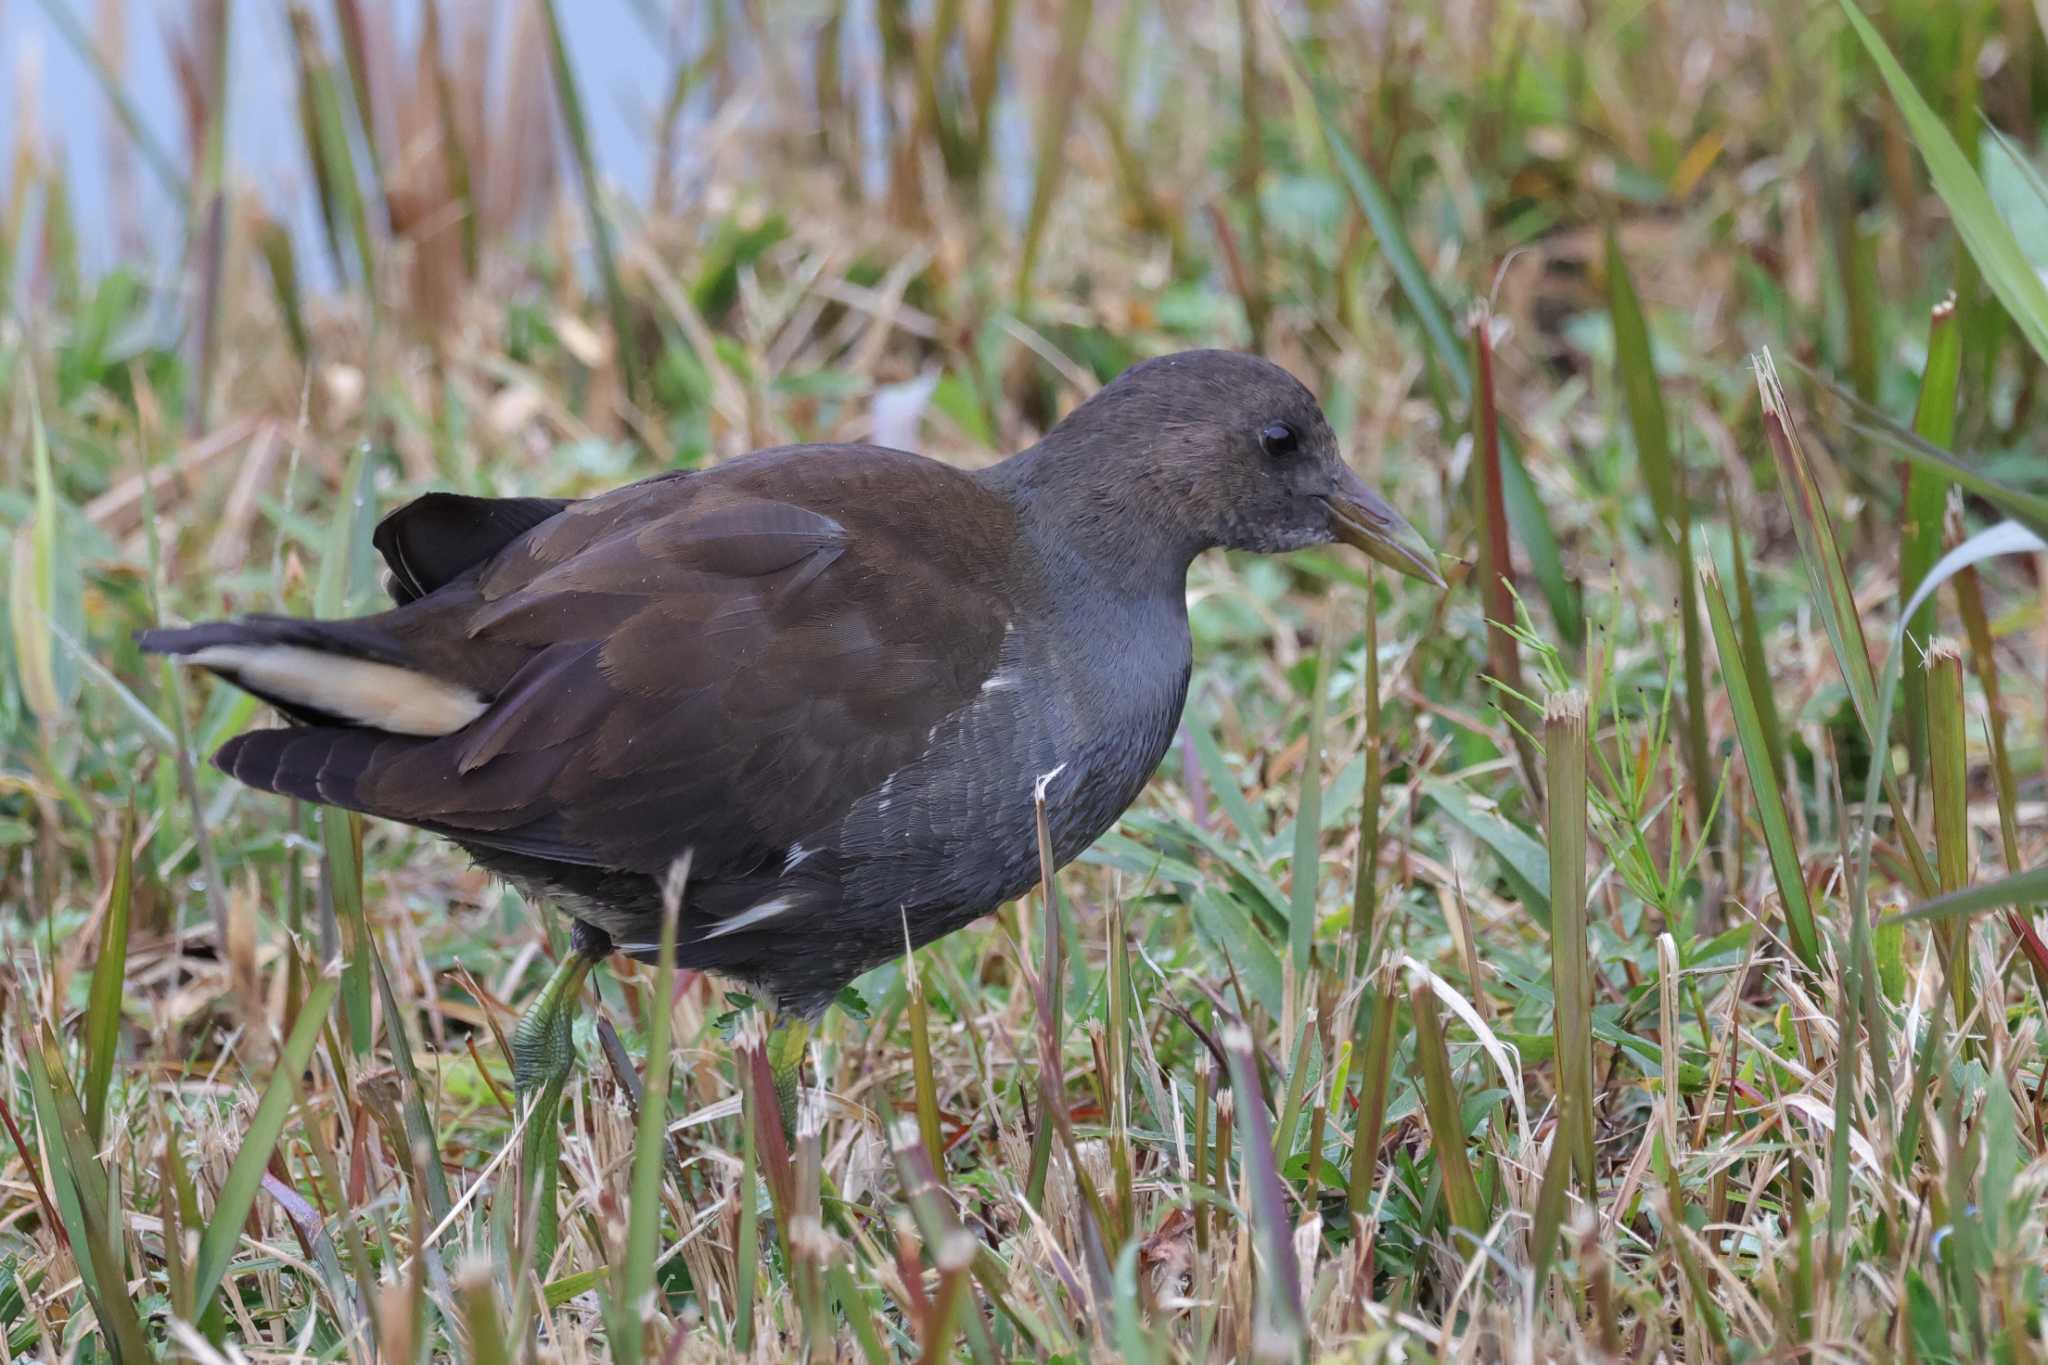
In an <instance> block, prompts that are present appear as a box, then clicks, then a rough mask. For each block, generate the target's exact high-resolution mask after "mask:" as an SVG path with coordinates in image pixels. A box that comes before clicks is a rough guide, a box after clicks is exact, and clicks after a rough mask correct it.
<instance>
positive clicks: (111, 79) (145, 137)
mask: <svg viewBox="0 0 2048 1365" xmlns="http://www.w3.org/2000/svg"><path fill="white" fill-rule="evenodd" d="M42 6H43V13H45V14H47V15H48V16H49V17H50V22H51V23H52V24H54V25H55V26H56V29H57V32H58V33H60V34H62V35H63V37H64V41H65V42H66V43H67V44H69V45H70V47H71V50H72V51H73V52H74V53H75V54H76V55H77V57H78V60H79V61H80V62H82V63H84V64H85V68H86V69H87V70H88V71H90V72H92V75H93V81H94V83H95V84H97V85H98V86H99V88H100V93H101V94H102V95H105V96H106V98H107V103H108V104H110V105H112V106H113V109H114V117H115V118H117V119H118V120H120V123H121V131H122V132H124V133H126V134H127V135H128V138H129V140H130V141H132V142H133V143H134V144H135V147H136V150H138V151H140V152H141V153H142V159H143V160H144V161H145V162H147V163H148V165H149V171H150V174H151V175H154V176H155V177H156V179H157V184H158V185H159V186H160V187H161V188H162V189H163V192H164V197H165V198H166V199H169V200H170V201H171V202H172V203H174V204H183V203H184V202H185V200H186V194H187V191H186V185H185V177H184V176H183V175H182V174H181V173H180V172H179V170H178V163H177V161H176V160H175V159H173V157H172V156H171V153H170V150H169V149H168V148H166V147H165V146H164V144H163V143H161V142H159V141H158V140H157V136H156V130H155V127H154V126H153V124H154V120H151V119H149V118H146V117H145V116H144V115H143V112H142V107H141V106H140V105H138V104H136V102H135V100H134V99H133V97H131V96H130V95H129V93H128V85H127V82H126V81H124V80H123V79H122V76H121V73H120V72H118V71H116V70H114V69H113V68H112V67H110V66H108V65H107V63H106V59H105V58H104V57H103V56H102V54H101V52H100V48H99V45H98V44H97V43H95V42H93V40H92V35H90V34H88V33H87V32H86V31H85V26H84V25H83V24H81V23H80V22H79V21H78V16H79V14H80V13H81V12H83V11H84V8H85V7H84V6H82V5H79V4H78V3H77V0H42Z"/></svg>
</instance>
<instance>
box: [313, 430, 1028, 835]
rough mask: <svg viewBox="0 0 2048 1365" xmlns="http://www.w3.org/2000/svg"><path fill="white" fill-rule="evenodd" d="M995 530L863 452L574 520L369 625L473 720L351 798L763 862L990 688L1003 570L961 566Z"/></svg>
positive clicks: (954, 495) (455, 822)
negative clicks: (397, 642)
mask: <svg viewBox="0 0 2048 1365" xmlns="http://www.w3.org/2000/svg"><path fill="white" fill-rule="evenodd" d="M878 494H888V495H889V496H878ZM949 508H950V509H951V510H948V509H949ZM963 519H964V520H965V521H966V523H967V525H965V526H964V527H963V526H962V525H961V524H960V523H961V521H962V520H963ZM1004 519H1005V518H1004V516H1003V512H1002V509H1001V508H1000V507H999V506H997V505H996V504H994V502H993V500H992V499H989V498H988V495H987V494H986V493H984V492H983V490H982V489H981V488H980V486H979V485H978V484H975V483H973V481H972V480H970V479H968V478H967V477H966V476H965V475H962V474H960V473H958V472H956V471H952V470H948V469H946V468H945V467H944V466H939V465H936V464H932V463H931V462H928V461H924V460H919V459H916V458H915V457H911V456H903V455H898V454H895V453H894V452H882V451H874V450H866V449H856V450H852V451H846V452H834V454H833V455H831V456H826V457H823V459H822V460H821V458H820V457H818V456H816V455H813V456H810V457H809V458H807V459H804V460H801V461H797V460H788V461H776V460H772V459H771V460H763V461H759V462H757V463H756V464H754V465H751V466H749V467H748V468H745V469H738V470H735V471H733V472H731V473H728V472H727V471H726V470H720V471H718V472H717V474H716V475H710V476H696V477H692V478H688V479H682V480H664V481H659V482H654V483H650V484H642V485H636V486H634V487H633V488H628V489H622V490H620V491H619V492H618V493H615V494H611V495H607V496H606V497H602V498H597V499H592V500H590V501H588V502H584V503H578V504H575V505H573V506H572V507H570V508H568V509H567V510H565V511H563V512H561V513H559V514H558V515H556V516H554V517H552V518H550V519H549V520H547V521H546V522H544V523H542V524H541V525H539V526H538V527H536V528H535V529H534V530H533V531H531V532H530V533H528V534H526V535H525V536H523V537H522V538H521V539H519V540H517V541H515V542H514V543H513V544H512V545H511V546H509V547H507V549H506V550H505V551H504V552H503V553H501V554H500V555H499V556H498V557H497V558H495V559H494V560H493V561H492V562H490V563H489V564H487V565H486V566H484V568H483V569H482V571H481V572H480V573H479V574H478V575H477V576H476V577H475V578H474V579H473V580H469V581H465V582H463V583H458V584H456V585H454V586H452V587H450V588H449V589H447V590H446V591H444V592H442V593H437V594H434V595H433V596H431V597H429V598H426V599H423V600H422V601H421V602H419V603H418V604H416V605H415V606H412V607H409V608H405V609H402V610H401V611H399V612H393V613H390V614H388V616H387V617H386V618H385V620H386V621H387V622H388V623H389V629H390V631H391V633H392V634H393V635H394V636H396V637H397V638H399V639H401V640H402V641H404V643H405V645H406V647H407V648H408V650H409V651H410V653H411V654H412V655H413V657H415V658H417V659H419V660H420V661H421V662H422V663H424V664H428V665H430V666H432V667H433V668H434V669H435V671H436V672H438V673H440V674H441V675H442V676H446V677H451V678H463V679H466V680H468V681H471V682H472V684H473V685H474V686H476V687H477V688H478V690H479V691H481V692H483V693H485V694H486V695H489V696H490V697H491V698H492V702H491V704H490V706H489V708H488V709H487V710H486V711H485V712H484V713H483V715H481V716H480V717H479V718H478V719H477V720H476V721H474V722H473V723H472V724H470V725H469V726H467V727H466V728H464V729H463V730H460V731H458V732H456V733H455V734H453V735H449V736H447V737H445V738H439V739H433V740H427V741H415V742H408V743H405V744H402V745H380V746H378V752H377V753H376V754H375V756H374V757H369V756H366V759H367V761H365V762H364V764H363V768H362V771H361V773H360V776H359V777H358V778H357V780H356V781H355V783H354V784H353V785H354V790H353V792H352V795H353V796H354V797H355V799H354V800H353V801H351V802H349V804H351V805H354V806H356V807H357V808H358V809H362V810H366V811H370V812H372V813H375V814H379V815H384V816H388V817H391V818H395V819H399V820H403V821H407V822H409V823H413V824H417V825H422V826H425V827H428V828H432V829H436V830H439V831H442V832H446V833H449V834H452V835H454V836H456V837H458V838H461V839H464V840H466V841H468V842H472V843H476V844H479V845H483V846H487V847H492V848H499V849H502V850H505V851H507V852H513V853H520V854H525V855H527V856H531V857H539V858H546V859H551V860H556V861H562V862H572V863H579V864H585V865H590V866H597V867H610V868H625V869H632V870H636V871H642V872H647V873H651V874H655V875H659V874H661V873H663V872H665V871H666V870H667V868H668V867H669V866H670V864H671V863H672V862H673V861H674V860H675V859H676V858H677V857H678V856H680V855H681V854H682V852H683V851H684V850H685V849H690V850H693V855H694V860H695V861H694V867H695V870H696V873H697V874H698V875H700V876H706V875H710V876H716V875H725V874H730V875H739V874H743V873H745V872H747V871H751V870H753V869H755V868H758V867H759V866H761V865H762V864H763V863H764V862H766V861H767V860H768V859H770V858H780V857H782V856H784V855H785V853H786V851H787V850H788V849H789V847H790V846H791V845H792V844H794V843H796V842H797V841H799V840H801V839H803V838H804V837H805V836H806V835H810V834H813V833H814V832H815V831H819V830H822V829H827V828H830V827H831V826H832V825H834V824H835V823H836V822H837V821H838V820H839V819H840V818H841V817H842V816H843V814H844V812H845V811H846V809H847V808H848V807H849V806H850V805H851V804H852V803H853V802H854V801H855V800H857V799H858V798H859V797H860V796H862V795H863V794H865V793H867V792H869V791H872V790H874V789H875V788H876V787H878V786H879V785H880V784H881V783H882V782H883V781H884V780H885V779H886V778H887V777H888V776H889V775H890V774H891V773H893V772H895V771H896V770H897V769H898V768H900V767H902V766H903V765H904V764H906V763H908V762H911V761H912V760H914V759H915V758H916V757H918V755H919V754H920V753H922V752H923V748H924V746H925V744H926V742H927V741H928V738H929V736H930V734H931V732H932V730H933V727H935V726H936V725H938V724H939V722H940V721H942V720H943V719H944V718H946V717H947V716H949V715H951V714H952V713H953V712H955V711H956V710H958V709H959V708H960V707H961V706H963V705H964V704H966V703H967V702H968V701H969V700H971V699H972V698H973V697H974V696H975V695H976V694H977V692H978V690H979V688H980V686H981V684H982V682H983V681H984V680H985V679H986V678H987V677H988V676H989V674H990V673H992V672H993V671H994V670H995V667H996V660H997V654H998V651H999V649H1000V647H1001V642H1002V635H1003V630H1004V626H1005V623H1006V620H1007V618H1008V615H1009V611H1008V607H1007V604H1006V603H1005V602H1004V601H1003V600H1002V594H1001V591H1000V589H999V587H997V586H996V583H997V581H998V579H999V572H998V573H993V574H992V573H990V572H989V571H988V570H987V569H986V567H985V566H984V567H983V568H982V569H981V571H980V572H976V571H975V570H976V566H975V565H974V564H973V562H972V559H971V557H968V558H963V555H962V549H963V547H964V546H972V545H973V544H974V542H975V541H976V540H977V539H978V538H981V537H986V536H988V535H997V534H1000V533H1001V531H1002V530H1003V527H1002V526H1001V525H1000V523H1001V522H1002V521H1003V520H1004ZM983 543H987V542H986V540H985V539H984V540H983ZM996 543H1002V542H1000V541H997V542H996ZM977 581H979V583H980V586H977Z"/></svg>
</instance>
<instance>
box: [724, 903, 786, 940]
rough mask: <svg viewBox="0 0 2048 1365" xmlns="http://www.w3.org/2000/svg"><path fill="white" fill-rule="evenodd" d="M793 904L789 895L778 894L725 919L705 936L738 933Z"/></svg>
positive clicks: (772, 916)
mask: <svg viewBox="0 0 2048 1365" xmlns="http://www.w3.org/2000/svg"><path fill="white" fill-rule="evenodd" d="M791 904H792V902H791V900H790V898H789V897H788V896H777V897H775V898H774V899H773V900H765V901H762V902H761V903H760V904H759V905H756V906H751V907H749V908H748V909H745V910H742V911H740V912H739V913H738V914H737V915H734V916H733V917H732V918H731V919H729V920H725V921H724V922H722V923H721V924H720V925H719V926H718V927H717V928H716V929H713V930H712V931H711V932H710V933H708V934H705V935H704V937H705V938H724V937H725V936H726V935H727V934H737V933H738V932H739V931H740V930H742V929H750V928H752V927H753V926H754V925H756V924H759V923H760V922H761V921H762V920H767V919H773V918H775V917H776V916H777V915H779V914H781V913H782V912H783V911H785V910H787V909H789V907H790V905H791Z"/></svg>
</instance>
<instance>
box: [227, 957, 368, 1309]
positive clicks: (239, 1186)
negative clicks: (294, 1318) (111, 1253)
mask: <svg viewBox="0 0 2048 1365" xmlns="http://www.w3.org/2000/svg"><path fill="white" fill-rule="evenodd" d="M340 984H341V983H340V982H339V981H337V980H336V979H335V978H334V977H331V976H323V977H322V978H321V979H320V981H319V982H318V983H317V984H316V985H315V986H314V987H313V991H312V994H310V995H308V996H307V997H306V1003H305V1005H304V1006H303V1007H302V1008H301V1009H300V1010H299V1016H298V1019H297V1021H296V1022H294V1023H293V1025H292V1031H291V1036H289V1037H288V1038H286V1039H285V1043H284V1048H283V1049H282V1050H281V1051H280V1052H279V1053H278V1057H277V1066H276V1069H275V1070H273V1071H272V1072H271V1074H270V1084H269V1085H267V1086H266V1087H264V1090H263V1098H262V1100H260V1101H259V1102H258V1103H257V1105H256V1113H255V1115H254V1116H253V1117H252V1118H251V1119H250V1120H249V1128H248V1131H247V1132H245V1133H244V1134H243V1135H242V1145H241V1148H240V1149H239V1150H238V1151H236V1153H235V1159H234V1161H233V1163H232V1164H231V1165H229V1167H228V1175H227V1179H226V1180H225V1181H224V1182H223V1183H222V1184H221V1189H220V1198H219V1199H218V1200H216V1201H215V1203H214V1206H213V1216H212V1217H211V1218H209V1219H208V1220H207V1222H206V1230H205V1231H204V1232H203V1233H201V1234H200V1238H199V1260H198V1263H197V1265H196V1266H195V1267H194V1271H193V1286H192V1301H193V1303H194V1304H195V1305H197V1307H198V1309H199V1311H200V1312H202V1313H204V1312H205V1311H206V1307H207V1305H208V1304H210V1303H212V1302H213V1295H214V1292H215V1291H216V1290H218V1289H219V1288H220V1284H221V1281H222V1280H223V1279H225V1278H226V1276H227V1272H228V1264H229V1262H230V1261H231V1260H233V1258H234V1254H235V1246H236V1244H237V1243H238V1242H240V1241H241V1239H242V1228H243V1225H244V1224H246V1223H247V1222H248V1220H249V1210H250V1209H251V1208H253V1207H254V1206H255V1203H256V1194H257V1191H258V1190H260V1189H261V1188H262V1186H263V1171H264V1168H265V1167H266V1166H268V1165H269V1164H270V1154H271V1153H272V1152H273V1151H275V1150H276V1149H277V1140H278V1137H279V1136H280V1135H281V1134H282V1133H283V1132H284V1125H285V1120H286V1119H287V1118H289V1117H290V1115H291V1110H292V1108H293V1106H294V1105H295V1104H296V1103H297V1100H298V1091H299V1077H300V1076H301V1075H303V1074H304V1073H305V1070H306V1066H307V1064H308V1063H309V1062H311V1061H312V1059H313V1047H314V1044H316V1043H317V1042H318V1041H319V1040H320V1031H321V1029H322V1028H324V1027H325V1026H326V1023H327V1012H328V1010H329V1008H330V1007H332V1006H333V1004H334V996H335V992H336V991H337V990H338V989H339V988H340Z"/></svg>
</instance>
